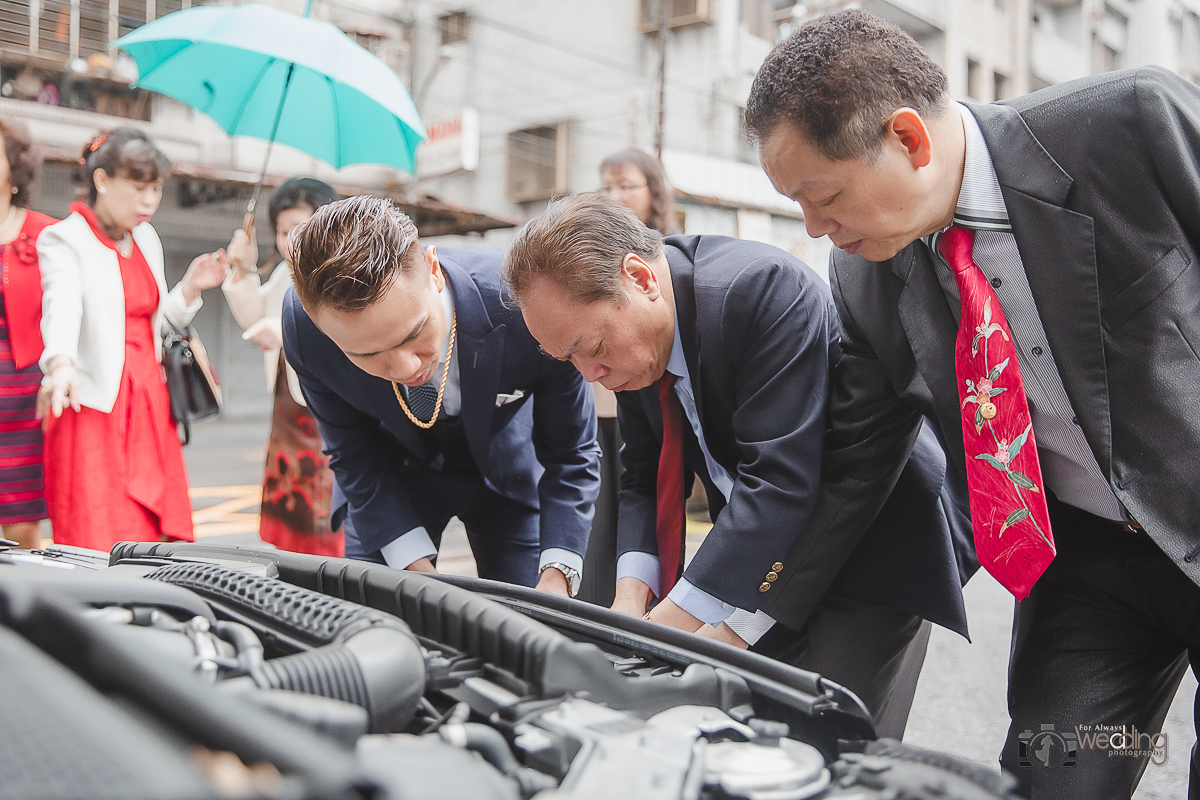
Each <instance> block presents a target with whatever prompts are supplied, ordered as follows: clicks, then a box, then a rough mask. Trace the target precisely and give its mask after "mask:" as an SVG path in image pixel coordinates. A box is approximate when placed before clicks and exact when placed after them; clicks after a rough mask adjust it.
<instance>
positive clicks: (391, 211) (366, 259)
mask: <svg viewBox="0 0 1200 800" xmlns="http://www.w3.org/2000/svg"><path fill="white" fill-rule="evenodd" d="M291 245H292V278H293V280H294V282H295V284H296V294H297V295H298V296H299V297H300V304H301V305H303V306H304V308H305V309H306V310H307V311H308V312H309V313H310V314H311V313H313V312H314V311H316V310H317V309H318V308H332V309H334V310H337V311H362V310H363V309H364V308H366V307H367V306H370V305H372V304H374V303H376V302H377V301H378V300H379V299H380V298H382V297H383V295H384V294H386V293H387V290H388V289H389V288H391V286H392V283H393V282H395V280H396V278H397V277H398V276H399V275H400V274H401V273H402V272H407V271H409V270H410V269H412V268H413V267H414V266H415V265H416V264H417V262H418V261H420V259H421V243H420V241H419V240H418V239H417V226H416V225H414V224H413V221H412V220H411V219H409V218H408V217H407V216H406V215H405V214H404V213H403V212H401V211H400V209H398V208H396V207H395V206H394V205H392V202H391V201H390V200H383V199H380V198H378V197H368V196H359V197H347V198H346V199H345V200H338V201H337V202H336V203H330V204H329V205H327V206H322V207H321V208H319V209H317V213H315V214H314V215H313V217H312V219H310V220H309V221H308V222H306V223H304V224H303V225H298V226H296V228H295V229H294V230H293V231H292V234H291Z"/></svg>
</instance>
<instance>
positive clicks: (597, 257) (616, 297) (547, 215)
mask: <svg viewBox="0 0 1200 800" xmlns="http://www.w3.org/2000/svg"><path fill="white" fill-rule="evenodd" d="M630 253H633V254H634V255H636V256H637V257H638V258H641V259H642V260H644V261H646V262H650V261H653V260H655V259H657V258H658V257H659V256H661V255H662V254H663V247H662V239H661V238H660V235H659V233H658V231H656V230H653V229H651V228H647V227H646V226H645V225H643V224H642V221H641V220H640V219H638V218H637V215H636V214H634V213H633V212H632V211H630V210H629V209H628V208H626V207H625V206H623V205H621V204H620V203H618V202H617V201H615V200H612V199H610V198H608V197H605V196H604V195H602V194H600V193H599V192H584V193H582V194H577V195H573V196H571V197H567V198H564V199H562V200H556V201H554V202H553V203H551V204H550V205H549V206H547V208H546V210H545V211H544V212H542V213H541V214H540V215H539V216H537V217H534V218H533V219H532V220H530V221H529V223H528V224H526V225H525V227H524V228H522V229H521V231H520V233H518V234H517V238H516V239H515V240H514V241H513V243H512V245H511V246H510V247H509V248H508V253H506V254H505V256H504V267H503V271H504V282H505V283H506V284H507V285H508V289H509V291H510V292H511V293H512V295H513V297H514V298H516V301H517V304H518V305H520V304H521V301H522V298H523V297H524V295H525V293H526V292H527V291H528V290H529V287H530V286H532V285H533V283H534V281H536V280H537V279H539V278H545V279H547V280H550V281H552V282H553V283H555V284H557V285H558V286H560V287H562V288H563V289H565V290H566V291H567V294H568V295H569V296H570V297H571V299H572V300H575V301H578V302H581V303H593V302H595V301H597V300H611V301H613V302H615V303H618V304H624V303H625V302H626V299H627V298H626V296H625V289H624V287H623V286H622V284H621V269H622V266H623V265H624V263H625V256H627V255H629V254H630Z"/></svg>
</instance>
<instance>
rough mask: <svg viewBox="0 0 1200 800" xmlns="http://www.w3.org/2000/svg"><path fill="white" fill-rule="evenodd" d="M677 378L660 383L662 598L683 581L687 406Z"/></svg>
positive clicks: (665, 375) (665, 376)
mask: <svg viewBox="0 0 1200 800" xmlns="http://www.w3.org/2000/svg"><path fill="white" fill-rule="evenodd" d="M674 387H675V376H674V375H672V374H671V373H669V372H664V373H663V376H662V377H661V378H659V379H658V401H659V405H661V406H662V419H663V442H662V452H661V453H660V454H659V457H658V485H657V499H658V519H657V520H656V523H657V524H656V531H657V534H658V566H659V570H660V575H661V578H662V586H660V587H659V598H660V599H661V598H663V597H666V596H667V592H669V591H671V587H672V586H674V585H675V581H677V580H679V562H680V557H681V556H682V554H683V536H684V528H683V525H684V513H683V511H684V508H683V505H684V496H683V406H682V405H680V403H679V398H678V397H677V396H676V395H675V388H674Z"/></svg>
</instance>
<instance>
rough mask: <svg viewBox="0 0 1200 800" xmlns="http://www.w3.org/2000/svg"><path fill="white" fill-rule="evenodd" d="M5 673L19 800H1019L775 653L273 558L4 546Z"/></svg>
mask: <svg viewBox="0 0 1200 800" xmlns="http://www.w3.org/2000/svg"><path fill="white" fill-rule="evenodd" d="M0 674H2V675H3V676H4V688H3V689H2V690H0V696H2V697H3V700H2V702H3V707H4V709H5V714H4V716H5V718H6V724H5V725H3V726H0V730H2V731H3V733H2V734H0V797H14V798H17V797H19V798H52V797H53V798H76V797H78V798H109V797H111V798H143V797H144V798H172V799H173V798H180V800H182V799H183V798H234V797H236V798H472V799H474V798H478V800H492V798H495V800H517V799H518V798H519V799H521V800H524V799H526V798H534V797H536V798H540V799H541V800H552V799H553V800H566V799H567V798H570V799H571V800H575V799H577V798H580V799H581V798H622V799H623V798H647V799H648V800H656V799H657V798H662V799H663V800H668V799H669V800H682V799H683V798H688V799H689V800H692V799H694V800H726V799H728V798H746V799H747V800H808V799H809V798H817V799H820V800H824V799H826V798H828V799H830V800H832V799H833V798H842V799H843V800H847V799H848V798H856V799H857V800H923V799H924V798H929V799H930V800H933V798H937V799H938V800H943V799H945V798H960V800H995V799H996V798H1012V797H1015V795H1013V794H1012V788H1011V787H1012V784H1013V782H1012V781H1011V779H1009V778H1008V777H1006V776H1002V775H999V774H995V773H992V772H990V771H987V770H985V769H983V768H981V767H978V766H975V765H973V764H970V763H968V762H965V761H961V760H959V759H955V758H953V757H952V756H949V755H945V754H941V753H935V752H930V751H926V750H921V749H918V748H914V747H910V746H907V745H904V744H901V743H899V742H896V741H889V740H882V741H876V740H875V734H874V730H873V728H872V726H871V720H870V716H869V715H868V714H867V712H866V710H865V708H863V706H862V704H861V702H859V701H858V699H857V698H855V697H854V696H853V695H852V694H850V693H849V692H847V691H846V690H844V689H842V688H841V687H839V686H837V685H836V684H833V683H831V682H829V681H827V680H825V679H823V678H821V677H820V676H818V675H815V674H813V673H807V672H803V671H800V670H796V669H794V668H791V667H789V666H787V665H784V664H780V663H777V662H774V661H771V660H769V659H766V658H763V657H761V656H758V655H756V654H753V653H748V652H743V651H738V650H735V649H733V648H730V647H727V646H725V645H722V644H719V643H716V642H711V641H708V640H704V639H700V638H699V637H695V636H691V635H690V634H685V633H682V632H678V631H673V630H669V629H664V628H663V627H662V626H657V625H654V624H653V623H650V622H646V621H644V620H640V619H634V618H630V617H627V616H625V615H620V614H616V613H615V612H612V611H610V610H608V609H604V608H599V607H595V606H590V605H587V604H584V603H580V602H577V601H572V600H566V599H564V598H558V597H552V596H549V595H546V594H543V593H538V592H535V591H533V590H530V589H525V588H522V587H513V586H506V585H502V584H496V583H492V582H489V581H482V580H478V579H472V578H449V577H444V576H429V575H422V574H417V573H412V572H401V571H397V570H393V569H389V568H387V567H384V566H381V565H375V564H368V563H363V562H355V561H348V560H345V559H336V558H322V557H316V556H306V555H298V554H294V553H286V552H280V551H275V550H270V549H253V548H236V547H218V546H209V545H195V544H175V543H163V544H148V543H121V544H118V545H117V546H116V547H114V548H113V551H112V553H111V554H108V553H99V552H96V551H88V550H82V549H78V548H71V547H62V546H51V547H50V548H48V549H46V550H35V551H22V550H9V551H4V550H0Z"/></svg>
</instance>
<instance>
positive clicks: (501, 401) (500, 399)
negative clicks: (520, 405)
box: [496, 389, 525, 408]
mask: <svg viewBox="0 0 1200 800" xmlns="http://www.w3.org/2000/svg"><path fill="white" fill-rule="evenodd" d="M524 396H525V392H523V391H521V390H520V389H517V390H516V391H515V392H513V393H512V394H498V395H496V408H499V407H500V406H504V405H508V404H509V403H515V402H517V401H518V400H520V399H521V398H522V397H524Z"/></svg>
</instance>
